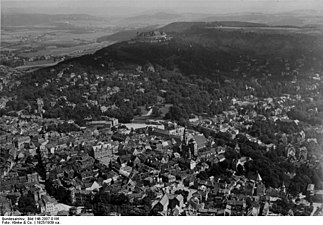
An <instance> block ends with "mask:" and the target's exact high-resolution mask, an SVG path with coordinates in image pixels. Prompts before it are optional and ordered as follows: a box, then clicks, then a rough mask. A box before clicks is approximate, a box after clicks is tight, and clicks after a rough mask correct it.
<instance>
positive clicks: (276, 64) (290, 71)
mask: <svg viewBox="0 0 323 225" xmlns="http://www.w3.org/2000/svg"><path fill="white" fill-rule="evenodd" d="M160 30H161V31H165V32H166V33H167V35H168V36H170V37H172V40H171V41H167V42H161V43H147V42H136V43H133V42H131V43H129V42H127V41H125V42H121V43H118V44H115V45H112V46H109V47H107V48H104V49H101V50H99V51H98V52H96V53H95V54H94V55H87V56H83V57H80V58H77V59H73V60H72V61H75V62H77V61H79V62H80V63H85V64H86V65H92V66H99V68H101V65H102V64H108V62H113V63H115V65H116V64H121V65H124V64H125V63H130V64H132V63H134V64H139V65H145V64H146V63H152V64H154V65H160V66H163V67H165V68H167V69H169V70H174V69H178V70H179V71H180V72H182V73H183V74H184V75H197V76H203V77H208V78H210V79H213V78H218V76H229V77H233V78H239V77H241V76H244V77H246V76H254V77H258V78H260V77H272V78H279V79H283V78H287V79H293V77H294V76H295V75H297V74H306V73H307V72H308V71H321V69H322V64H321V61H322V56H323V35H322V33H321V32H319V31H315V30H312V28H298V27H271V26H267V25H265V24H254V23H242V22H214V23H204V22H187V23H184V22H179V23H173V24H170V25H168V26H165V27H164V28H161V29H160ZM105 68H106V67H105Z"/></svg>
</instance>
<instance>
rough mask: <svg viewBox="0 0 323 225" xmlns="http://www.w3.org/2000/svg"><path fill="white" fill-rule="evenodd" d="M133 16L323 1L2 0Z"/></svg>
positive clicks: (5, 6)
mask: <svg viewBox="0 0 323 225" xmlns="http://www.w3.org/2000/svg"><path fill="white" fill-rule="evenodd" d="M12 8H15V9H19V10H25V11H34V12H40V13H68V12H73V13H90V14H96V13H97V14H99V15H102V14H113V15H118V14H120V15H127V14H128V15H133V14H138V13H141V12H149V11H158V10H160V11H170V12H172V11H173V12H179V13H180V12H194V13H222V14H225V13H235V12H283V11H292V10H302V9H306V10H307V9H315V10H323V1H322V0H1V10H2V11H3V12H6V10H9V9H12Z"/></svg>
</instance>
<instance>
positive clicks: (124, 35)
mask: <svg viewBox="0 0 323 225" xmlns="http://www.w3.org/2000/svg"><path fill="white" fill-rule="evenodd" d="M155 28H156V26H149V27H144V28H139V29H135V30H125V31H120V32H117V33H115V34H111V35H106V36H102V37H99V38H97V40H96V41H97V42H98V43H101V42H104V41H110V42H111V41H117V42H122V41H128V40H130V39H133V38H135V37H136V35H137V32H144V31H150V30H154V29H155Z"/></svg>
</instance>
